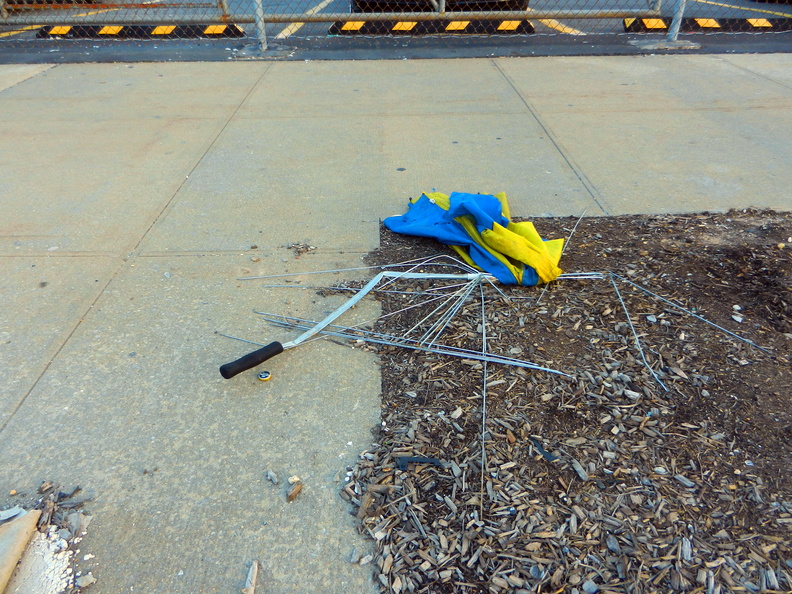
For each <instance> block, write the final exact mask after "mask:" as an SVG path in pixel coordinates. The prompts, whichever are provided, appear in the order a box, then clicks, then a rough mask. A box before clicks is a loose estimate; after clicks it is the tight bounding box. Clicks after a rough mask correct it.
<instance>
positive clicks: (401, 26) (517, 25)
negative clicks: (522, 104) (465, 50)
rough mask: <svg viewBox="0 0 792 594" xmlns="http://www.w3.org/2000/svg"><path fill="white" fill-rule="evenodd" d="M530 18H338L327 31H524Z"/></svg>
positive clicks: (422, 32) (381, 32) (414, 33)
mask: <svg viewBox="0 0 792 594" xmlns="http://www.w3.org/2000/svg"><path fill="white" fill-rule="evenodd" d="M533 32H534V27H533V25H532V24H531V22H530V21H525V20H518V21H497V20H495V21H490V20H476V21H454V20H450V19H441V20H436V21H355V20H349V21H338V22H335V23H333V25H332V26H331V27H330V31H329V34H330V35H440V34H446V35H447V34H452V35H464V34H468V35H470V34H473V35H477V34H478V35H497V34H503V35H515V34H519V35H524V34H526V33H533Z"/></svg>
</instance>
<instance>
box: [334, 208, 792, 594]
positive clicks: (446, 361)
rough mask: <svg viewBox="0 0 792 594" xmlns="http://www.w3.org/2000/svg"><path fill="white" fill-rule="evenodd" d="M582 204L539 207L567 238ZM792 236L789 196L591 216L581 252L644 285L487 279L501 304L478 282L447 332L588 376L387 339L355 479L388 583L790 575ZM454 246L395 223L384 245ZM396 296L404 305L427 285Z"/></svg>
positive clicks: (541, 587)
mask: <svg viewBox="0 0 792 594" xmlns="http://www.w3.org/2000/svg"><path fill="white" fill-rule="evenodd" d="M576 222H577V221H576V220H575V219H569V218H563V219H542V220H541V221H536V224H537V227H538V230H539V232H540V233H541V234H542V235H543V236H545V237H548V238H552V237H566V236H568V235H569V233H570V232H571V230H572V229H573V227H574V226H575V224H576ZM791 237H792V218H791V217H790V214H789V213H776V212H771V211H756V210H744V211H732V212H729V213H726V214H709V213H703V214H694V215H687V216H630V217H608V218H589V219H583V220H582V221H580V223H579V226H578V227H577V228H576V230H575V232H574V235H573V236H572V239H571V242H570V243H569V245H568V247H567V249H566V251H565V253H564V256H563V258H562V261H561V266H562V268H563V269H564V270H565V271H566V272H590V271H601V272H612V273H615V274H618V275H620V277H621V278H622V279H626V280H621V279H616V280H615V281H613V282H615V283H616V286H618V288H619V293H620V296H621V299H622V300H623V303H624V306H623V305H622V301H621V300H620V298H619V294H617V292H616V290H615V289H614V286H613V282H612V281H611V277H610V276H607V277H605V278H603V279H600V280H593V279H586V280H559V281H556V282H554V283H551V284H550V285H548V286H547V290H546V291H543V288H542V287H533V288H531V287H503V286H498V289H499V290H500V291H502V293H500V292H499V291H498V290H496V289H494V288H492V287H488V286H485V287H484V292H485V310H486V315H487V323H486V325H485V326H484V327H483V328H482V325H481V299H480V296H479V295H478V291H477V292H476V293H474V294H473V296H472V297H471V298H470V300H469V301H468V302H466V303H465V305H464V307H462V308H461V309H460V311H459V312H458V313H457V315H456V316H454V318H453V320H452V322H451V324H450V325H449V327H448V328H447V329H446V330H445V332H444V335H443V338H442V340H441V342H443V343H446V344H453V345H454V346H461V347H464V348H471V349H478V350H480V349H481V340H482V330H484V331H485V332H486V338H487V349H488V351H489V352H493V353H500V354H503V355H507V356H510V357H516V358H520V359H527V360H530V361H532V362H534V363H536V364H539V365H542V366H545V367H549V368H553V369H557V370H560V371H563V372H564V373H567V374H569V376H571V377H565V376H562V375H554V374H549V373H544V372H538V371H533V370H526V369H522V368H517V367H511V366H504V365H499V364H492V363H490V364H487V365H486V367H485V366H484V365H482V364H481V363H480V362H477V361H471V360H463V359H458V358H450V357H445V356H442V355H438V354H432V353H421V352H415V351H408V350H405V349H401V348H397V347H391V346H377V345H367V346H366V347H365V348H370V349H373V350H376V351H377V352H378V353H379V355H380V358H381V362H382V426H381V427H380V428H379V429H378V430H377V432H376V435H375V436H374V443H373V444H372V446H371V448H370V449H368V450H367V451H366V452H363V453H362V454H361V456H360V460H359V462H358V464H357V466H356V467H355V468H353V469H350V471H349V473H348V476H347V484H346V486H345V487H344V489H343V490H342V493H341V495H342V496H343V497H344V498H345V499H347V500H348V501H350V502H351V503H352V504H353V505H354V506H355V507H354V512H353V513H356V514H357V516H358V517H359V518H360V520H361V524H360V530H361V532H362V533H363V534H365V535H367V536H368V537H370V538H371V539H373V541H374V543H375V547H374V553H373V554H372V555H367V556H366V557H364V558H363V559H361V560H359V561H358V562H361V563H371V564H372V566H373V567H374V568H375V571H376V579H377V583H378V584H380V586H381V591H383V592H487V591H488V592H504V591H512V592H563V591H567V592H586V593H589V594H591V593H593V592H631V593H632V592H635V593H642V592H668V591H693V592H707V593H719V592H746V591H751V592H758V591H765V592H768V591H770V592H772V591H779V592H780V591H789V590H792V542H791V541H792V539H791V538H790V537H791V535H792V533H791V532H790V530H791V529H792V477H791V476H790V472H789V469H790V468H792V413H791V409H792V406H790V404H792V402H791V401H790V399H791V398H792V396H790V394H792V390H791V389H790V388H791V387H792V386H791V384H792V374H791V373H790V356H792V246H791V245H790V244H792V239H790V238H791ZM443 249H444V248H442V247H441V246H439V244H437V243H435V242H433V241H429V240H423V239H420V238H414V237H403V236H398V235H395V234H392V233H391V232H389V231H388V230H386V229H384V228H383V229H382V231H381V247H380V248H379V249H378V250H377V251H375V252H373V253H372V254H370V255H369V260H370V263H372V264H391V263H394V262H401V261H405V260H409V259H412V258H417V257H422V256H428V255H433V254H437V253H438V252H441V251H442V250H443ZM447 253H451V252H447ZM423 270H427V271H431V267H424V268H423ZM627 280H629V281H631V282H633V283H636V284H637V285H641V286H643V287H645V288H647V289H648V290H649V291H651V292H652V293H654V294H656V295H657V296H661V297H663V298H665V299H667V300H669V301H668V302H666V301H662V300H660V299H658V298H656V297H655V296H653V295H650V294H648V293H646V292H643V291H641V290H639V289H638V288H636V287H635V286H634V285H632V284H630V283H628V282H627ZM405 287H410V288H411V289H412V290H415V291H420V290H425V289H426V288H427V286H426V283H418V282H413V283H412V285H409V284H407V283H404V284H403V285H402V286H400V289H404V288H405ZM540 296H541V299H540ZM377 298H378V299H379V300H380V301H381V303H382V308H383V312H384V313H388V312H391V311H397V310H400V309H403V308H404V307H405V305H406V304H408V303H410V302H411V301H410V300H411V299H413V298H412V297H411V296H410V295H404V294H398V293H378V294H377ZM672 303H673V304H677V305H679V306H681V307H683V308H685V309H687V310H689V311H690V312H692V313H695V314H697V315H699V316H702V317H704V318H706V319H707V320H709V321H711V322H713V323H715V324H718V325H719V326H721V327H722V328H723V329H725V330H729V331H731V332H733V333H735V334H738V335H739V336H742V337H745V338H747V339H749V340H751V341H753V342H754V343H756V345H759V346H760V347H762V349H764V350H760V349H759V348H756V347H754V346H752V345H751V344H748V343H746V342H743V341H741V340H739V339H738V338H736V337H734V336H733V335H730V334H728V333H726V332H724V331H723V330H720V329H718V328H715V327H713V326H711V325H708V324H706V323H704V322H702V321H701V320H699V319H697V318H695V317H694V316H693V315H690V314H688V313H685V312H684V311H682V310H681V309H679V308H678V307H674V306H673V305H672ZM625 307H626V309H627V311H628V312H629V315H630V319H629V321H628V318H627V315H626V313H625ZM420 318H421V316H420V315H419V313H418V309H411V310H408V311H406V312H404V313H402V314H399V315H394V316H390V317H385V318H382V319H381V320H380V322H379V323H378V327H377V330H379V331H381V332H387V333H390V334H399V335H400V334H402V333H403V332H404V330H405V328H408V327H410V326H411V325H412V323H414V322H417V321H420ZM630 323H632V325H633V326H634V328H635V331H636V332H637V334H638V336H639V337H640V345H641V347H642V351H643V356H644V357H645V358H646V361H647V363H648V365H649V367H650V368H651V370H650V369H649V368H647V366H646V365H645V364H644V362H643V360H642V354H641V352H640V351H639V349H638V348H637V347H636V342H635V338H634V335H633V332H632V329H631V327H630ZM485 380H486V389H485V383H484V382H485ZM485 398H486V406H485V407H484V406H483V401H484V400H485ZM484 411H485V412H486V421H485V425H484V427H482V414H483V412H484ZM482 445H483V448H484V451H483V452H482ZM402 456H415V457H428V458H435V459H438V460H439V461H440V463H441V465H439V466H438V465H435V464H431V463H410V464H408V465H404V464H402V466H404V467H405V469H404V470H402V469H400V468H399V465H398V464H397V462H398V458H399V457H402ZM482 463H483V468H482Z"/></svg>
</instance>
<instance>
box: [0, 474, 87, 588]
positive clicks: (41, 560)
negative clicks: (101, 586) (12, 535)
mask: <svg viewBox="0 0 792 594" xmlns="http://www.w3.org/2000/svg"><path fill="white" fill-rule="evenodd" d="M35 491H36V492H35V493H31V494H30V495H28V494H26V493H20V492H17V491H16V490H14V491H12V496H13V497H14V498H15V499H17V500H19V502H20V503H19V504H18V505H16V506H15V507H14V508H12V509H17V508H19V509H21V510H22V513H25V512H24V509H29V510H31V511H30V512H27V513H30V514H36V516H35V517H37V521H36V529H37V532H36V533H35V534H34V535H33V538H32V539H31V542H30V545H29V546H28V548H27V550H26V551H25V553H24V555H22V556H21V558H20V560H19V563H18V565H17V567H16V570H15V572H14V573H13V575H12V576H11V578H10V581H9V584H8V586H7V590H8V591H9V592H16V591H20V592H22V591H24V592H36V593H37V594H61V593H62V592H66V593H67V594H78V593H79V592H82V591H83V590H84V589H85V588H87V587H89V586H91V585H92V584H94V583H95V582H96V579H95V578H94V576H93V575H91V573H90V572H75V562H76V559H75V555H76V551H77V546H78V545H79V543H80V542H81V541H82V539H83V537H84V535H85V532H86V530H87V528H88V525H89V523H90V521H91V518H92V516H90V515H88V514H87V513H85V512H84V511H83V510H82V507H83V506H84V505H85V503H87V502H88V501H90V500H91V496H90V495H87V494H85V493H84V492H83V490H82V489H81V488H80V487H79V486H74V487H68V488H63V487H60V486H59V485H57V484H56V483H53V482H52V481H44V482H43V483H42V484H41V485H40V486H39V487H38V489H37V490H35ZM0 517H4V516H2V514H0ZM17 517H19V516H18V515H17ZM31 517H33V516H31ZM0 525H2V524H0ZM91 557H92V555H87V556H86V559H89V558H91Z"/></svg>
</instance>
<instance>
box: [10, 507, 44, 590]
mask: <svg viewBox="0 0 792 594" xmlns="http://www.w3.org/2000/svg"><path fill="white" fill-rule="evenodd" d="M40 516H41V511H39V510H34V511H31V512H28V513H27V514H25V515H24V516H22V517H21V518H17V519H16V520H12V521H11V522H8V523H7V524H3V525H2V526H0V592H3V591H4V590H5V587H6V585H7V584H8V580H10V579H11V574H13V573H14V569H16V566H17V563H18V562H19V559H20V558H21V557H22V554H23V553H24V552H25V548H26V547H27V544H28V542H29V541H30V537H31V536H32V535H33V533H34V532H35V531H36V523H37V522H38V520H39V517H40Z"/></svg>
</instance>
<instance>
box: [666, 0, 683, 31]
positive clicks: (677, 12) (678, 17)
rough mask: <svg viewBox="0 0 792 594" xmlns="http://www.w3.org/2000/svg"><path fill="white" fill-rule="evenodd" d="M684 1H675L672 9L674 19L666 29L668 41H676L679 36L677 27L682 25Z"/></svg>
mask: <svg viewBox="0 0 792 594" xmlns="http://www.w3.org/2000/svg"><path fill="white" fill-rule="evenodd" d="M685 2H686V0H677V1H676V6H675V8H674V19H673V20H672V21H671V26H670V27H669V28H668V38H667V40H668V41H676V40H677V36H678V35H679V26H680V25H681V24H682V16H683V15H684V14H685Z"/></svg>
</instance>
